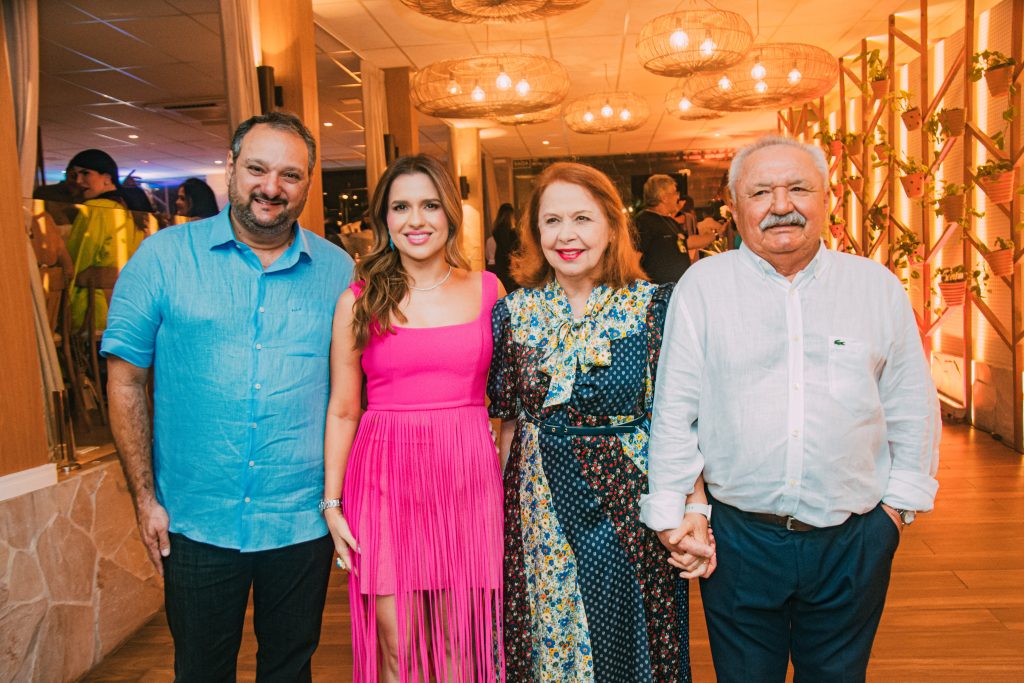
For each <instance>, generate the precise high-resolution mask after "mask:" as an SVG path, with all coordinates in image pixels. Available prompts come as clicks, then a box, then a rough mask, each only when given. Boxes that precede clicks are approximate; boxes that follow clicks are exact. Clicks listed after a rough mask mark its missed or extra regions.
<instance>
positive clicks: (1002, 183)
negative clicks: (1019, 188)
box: [977, 162, 1014, 204]
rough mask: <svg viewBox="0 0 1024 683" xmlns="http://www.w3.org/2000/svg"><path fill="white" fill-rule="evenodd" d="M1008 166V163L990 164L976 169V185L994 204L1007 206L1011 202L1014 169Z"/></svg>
mask: <svg viewBox="0 0 1024 683" xmlns="http://www.w3.org/2000/svg"><path fill="white" fill-rule="evenodd" d="M1009 166H1010V165H1009V163H1008V162H990V163H988V164H984V165H982V166H979V167H978V170H977V178H978V185H979V186H980V187H981V189H983V190H984V191H985V195H986V196H987V197H988V199H989V201H991V202H993V203H995V204H1009V203H1010V202H1011V201H1012V200H1013V180H1014V169H1013V168H1012V167H1009ZM1008 167H1009V168H1008ZM993 170H994V171H995V172H993Z"/></svg>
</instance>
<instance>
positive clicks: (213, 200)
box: [174, 178, 220, 220]
mask: <svg viewBox="0 0 1024 683" xmlns="http://www.w3.org/2000/svg"><path fill="white" fill-rule="evenodd" d="M174 209H175V213H176V214H177V215H179V216H185V217H186V218H188V219H190V220H195V219H197V218H210V217H211V216H216V215H217V214H218V213H219V212H220V209H218V208H217V196H216V195H215V194H214V193H213V190H211V189H210V186H209V185H207V184H206V183H204V182H203V181H202V180H200V179H199V178H187V179H186V180H185V182H183V183H182V184H181V185H179V186H178V193H177V198H176V199H175V200H174Z"/></svg>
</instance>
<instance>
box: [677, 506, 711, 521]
mask: <svg viewBox="0 0 1024 683" xmlns="http://www.w3.org/2000/svg"><path fill="white" fill-rule="evenodd" d="M691 512H696V513H697V514H700V515H704V516H705V517H707V518H708V521H709V522H710V521H711V506H710V505H705V504H704V503H687V504H686V507H684V508H683V514H684V515H686V514H689V513H691Z"/></svg>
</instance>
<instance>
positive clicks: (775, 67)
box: [687, 43, 839, 111]
mask: <svg viewBox="0 0 1024 683" xmlns="http://www.w3.org/2000/svg"><path fill="white" fill-rule="evenodd" d="M838 82H839V62H838V61H837V60H836V58H835V57H833V56H832V55H831V54H829V53H828V52H827V51H826V50H823V49H821V48H820V47H815V46H813V45H805V44H803V43H766V44H764V45H755V46H754V47H752V48H751V50H750V52H749V53H748V54H747V56H746V57H744V58H743V60H742V61H741V62H739V63H738V64H736V65H735V66H733V67H731V68H729V69H726V70H724V71H721V72H718V73H711V74H704V73H702V74H698V75H696V76H694V77H693V78H691V79H690V80H689V82H688V83H687V87H688V88H689V89H690V91H691V92H692V93H693V103H694V104H696V105H698V106H701V107H707V108H708V109H714V110H717V111H753V110H757V109H780V108H783V107H788V106H792V105H796V104H802V103H803V102H806V101H808V100H813V99H817V98H819V97H822V96H824V95H825V94H827V93H828V92H829V91H830V90H832V88H833V87H835V85H836V83H838Z"/></svg>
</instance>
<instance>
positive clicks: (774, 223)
mask: <svg viewBox="0 0 1024 683" xmlns="http://www.w3.org/2000/svg"><path fill="white" fill-rule="evenodd" d="M780 225H798V226H800V227H801V228H802V227H804V226H805V225H807V219H806V218H805V217H804V215H803V214H802V213H800V212H799V211H797V210H796V209H793V210H792V211H790V212H789V213H785V214H782V215H779V214H777V213H770V214H768V215H767V216H765V217H764V219H763V220H762V221H761V223H760V224H759V225H758V226H757V227H759V228H761V231H762V232H763V231H765V230H767V229H768V228H776V227H778V226H780Z"/></svg>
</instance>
